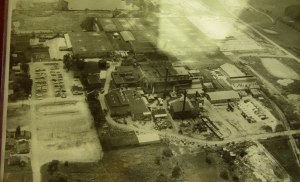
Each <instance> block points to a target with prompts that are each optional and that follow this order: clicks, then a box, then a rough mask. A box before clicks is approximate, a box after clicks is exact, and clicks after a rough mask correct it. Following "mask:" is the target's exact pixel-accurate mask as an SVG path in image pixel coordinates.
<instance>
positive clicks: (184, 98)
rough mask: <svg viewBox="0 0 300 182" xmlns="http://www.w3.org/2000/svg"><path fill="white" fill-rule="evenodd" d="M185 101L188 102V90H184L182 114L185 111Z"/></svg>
mask: <svg viewBox="0 0 300 182" xmlns="http://www.w3.org/2000/svg"><path fill="white" fill-rule="evenodd" d="M185 102H186V90H185V91H184V95H183V105H182V114H183V113H184V111H185Z"/></svg>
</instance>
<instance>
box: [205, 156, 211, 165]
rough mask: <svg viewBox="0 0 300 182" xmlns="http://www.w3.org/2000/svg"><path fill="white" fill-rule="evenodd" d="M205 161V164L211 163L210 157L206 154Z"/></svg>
mask: <svg viewBox="0 0 300 182" xmlns="http://www.w3.org/2000/svg"><path fill="white" fill-rule="evenodd" d="M205 162H206V163H207V164H211V163H212V161H211V158H210V157H208V156H206V158H205Z"/></svg>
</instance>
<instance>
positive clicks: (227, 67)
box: [221, 63, 246, 78]
mask: <svg viewBox="0 0 300 182" xmlns="http://www.w3.org/2000/svg"><path fill="white" fill-rule="evenodd" d="M221 69H222V70H223V71H224V72H225V73H226V74H227V76H229V77H230V78H235V77H244V76H246V74H245V73H243V72H242V71H241V70H240V69H238V68H237V67H236V66H235V65H233V64H229V63H225V64H223V65H222V66H221Z"/></svg>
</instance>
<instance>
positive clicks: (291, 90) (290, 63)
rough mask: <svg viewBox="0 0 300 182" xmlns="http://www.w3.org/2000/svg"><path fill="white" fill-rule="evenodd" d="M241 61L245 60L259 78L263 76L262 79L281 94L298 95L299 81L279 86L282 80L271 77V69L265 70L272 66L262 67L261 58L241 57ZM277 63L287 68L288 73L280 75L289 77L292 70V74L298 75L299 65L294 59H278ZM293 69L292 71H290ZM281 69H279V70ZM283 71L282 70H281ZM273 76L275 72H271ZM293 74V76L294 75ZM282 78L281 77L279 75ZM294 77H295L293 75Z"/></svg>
mask: <svg viewBox="0 0 300 182" xmlns="http://www.w3.org/2000/svg"><path fill="white" fill-rule="evenodd" d="M242 59H243V60H246V61H247V63H248V64H249V65H250V66H251V67H252V68H253V69H254V70H255V71H256V72H258V73H259V74H260V75H261V76H263V77H264V78H266V79H267V80H268V81H270V82H271V83H273V84H274V85H275V86H276V87H277V88H279V89H280V90H281V91H282V93H283V94H299V93H300V89H299V84H300V81H299V80H293V82H291V83H290V84H288V85H286V86H285V85H284V84H280V82H279V83H278V80H282V78H278V77H276V76H274V75H272V74H271V73H270V72H269V71H271V70H270V69H271V68H268V69H267V68H266V67H269V66H271V65H273V63H272V64H267V65H264V64H263V62H262V60H261V58H259V57H254V56H252V57H242ZM277 61H279V62H280V64H283V65H285V67H287V68H288V72H284V73H282V74H284V76H285V77H287V76H289V74H290V73H289V72H290V70H293V72H295V73H296V74H298V75H299V70H300V69H299V63H298V62H297V61H296V60H294V59H285V58H282V59H278V60H277ZM292 68H293V69H292ZM280 69H281V68H280ZM283 69H284V68H283ZM272 73H273V74H277V73H275V72H273V71H272ZM295 73H294V74H295ZM280 76H282V75H280ZM294 76H295V75H294Z"/></svg>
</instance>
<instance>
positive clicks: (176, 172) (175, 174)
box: [172, 165, 181, 178]
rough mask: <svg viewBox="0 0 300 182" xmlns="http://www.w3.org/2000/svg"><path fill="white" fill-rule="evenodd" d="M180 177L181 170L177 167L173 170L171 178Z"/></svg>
mask: <svg viewBox="0 0 300 182" xmlns="http://www.w3.org/2000/svg"><path fill="white" fill-rule="evenodd" d="M180 175H181V169H180V167H179V166H178V165H176V166H175V167H174V168H173V171H172V177H174V178H178V177H179V176H180Z"/></svg>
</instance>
